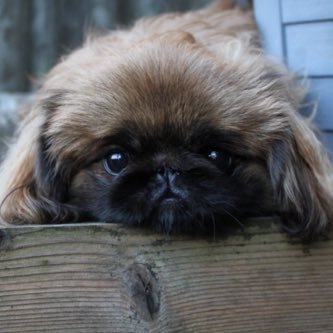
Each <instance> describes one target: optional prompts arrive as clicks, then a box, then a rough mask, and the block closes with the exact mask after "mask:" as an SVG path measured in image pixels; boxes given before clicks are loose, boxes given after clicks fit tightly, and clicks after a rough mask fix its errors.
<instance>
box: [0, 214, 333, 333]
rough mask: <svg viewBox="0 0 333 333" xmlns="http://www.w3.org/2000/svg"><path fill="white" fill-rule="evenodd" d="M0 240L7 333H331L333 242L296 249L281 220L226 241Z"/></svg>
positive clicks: (19, 232)
mask: <svg viewBox="0 0 333 333" xmlns="http://www.w3.org/2000/svg"><path fill="white" fill-rule="evenodd" d="M0 231H1V245H0V248H1V251H0V300H1V301H0V331H1V333H17V332H20V333H28V332H31V333H32V332H34V333H35V332H45V333H48V332H59V333H60V332H61V333H76V332H80V333H81V332H82V333H85V332H89V333H91V332H94V333H102V332H108V333H110V332H115V333H123V332H124V333H127V332H136V333H140V332H159V333H164V332H170V333H176V332H181V333H186V332H198V333H200V332H204V333H207V332H210V333H214V332H218V333H221V332H229V333H230V332H235V333H242V332H255V333H261V332H273V333H274V332H279V333H280V332H286V333H291V332H293V333H296V332H298V333H306V332H309V333H310V332H311V333H313V332H316V333H320V332H322V333H328V332H333V242H332V241H331V240H326V241H320V242H316V243H313V244H311V245H304V244H302V243H300V242H298V241H291V240H290V239H288V238H287V237H286V236H285V235H284V234H282V233H281V232H280V231H279V227H278V226H277V225H276V224H275V223H274V222H273V221H271V220H267V219H266V220H265V219H263V220H260V221H249V222H248V226H247V227H246V229H245V230H244V231H242V232H237V233H234V234H233V235H230V236H229V237H222V236H216V239H209V238H193V237H188V236H187V237H185V236H177V237H176V236H172V237H166V236H163V235H160V234H154V233H152V232H149V231H144V230H137V229H126V228H124V227H121V226H119V225H112V224H109V225H107V224H86V225H63V226H54V225H51V226H27V227H11V228H2V229H1V230H0Z"/></svg>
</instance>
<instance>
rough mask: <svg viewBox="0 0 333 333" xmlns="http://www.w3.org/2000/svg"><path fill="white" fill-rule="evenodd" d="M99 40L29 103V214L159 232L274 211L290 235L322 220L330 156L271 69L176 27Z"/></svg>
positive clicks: (288, 83)
mask: <svg viewBox="0 0 333 333" xmlns="http://www.w3.org/2000/svg"><path fill="white" fill-rule="evenodd" d="M103 41H104V44H103ZM106 42H107V39H105V40H103V39H101V40H99V41H96V42H93V43H92V44H91V45H88V46H86V47H85V48H83V49H82V50H80V51H78V52H76V53H74V54H73V55H71V56H70V57H69V58H68V59H67V60H65V61H64V62H62V63H61V64H60V65H58V66H57V67H56V68H55V69H54V70H53V71H52V72H51V74H50V76H49V78H48V79H47V80H46V82H45V84H44V87H43V90H42V93H41V94H40V97H39V98H38V101H37V102H36V105H35V108H36V109H38V111H35V112H36V116H35V117H37V118H39V119H40V120H39V122H40V127H39V132H38V135H37V146H38V149H36V154H35V156H33V159H34V163H32V164H34V165H35V166H36V168H35V170H34V171H33V172H32V173H30V174H31V180H30V183H29V185H28V186H29V187H30V189H29V193H28V194H27V195H26V196H27V197H30V199H29V200H30V204H31V202H32V201H31V197H34V201H33V202H37V201H38V200H39V203H38V209H36V207H34V211H35V212H36V214H39V216H42V217H43V218H42V220H43V219H44V220H45V219H46V218H50V216H52V217H54V216H56V218H57V219H63V220H64V219H70V218H73V216H75V217H76V218H77V219H79V220H86V219H97V220H102V221H110V222H112V221H114V222H124V223H129V224H145V225H153V227H154V228H156V229H159V230H163V231H166V232H170V231H178V230H189V229H193V228H195V229H196V228H197V227H198V226H199V227H200V226H204V225H207V224H210V223H213V222H214V223H223V219H235V220H237V218H238V217H239V216H247V215H249V214H250V215H260V214H263V213H267V212H268V211H269V210H276V211H278V212H280V213H281V214H282V215H284V216H285V217H286V220H287V221H288V224H287V225H288V228H289V229H290V230H291V232H296V233H303V234H307V235H309V234H312V233H317V232H318V231H320V230H322V228H324V227H326V225H327V223H328V219H329V218H330V217H331V216H332V208H331V204H332V188H331V187H330V186H328V179H329V177H330V176H329V172H330V170H331V169H330V165H329V162H328V159H327V156H326V154H325V152H324V151H323V149H322V147H321V145H320V143H319V141H318V140H317V138H316V136H315V135H314V133H313V131H312V130H311V129H310V127H309V125H308V124H307V123H306V121H305V120H304V119H302V118H301V117H300V116H299V115H298V114H297V113H296V109H297V107H298V104H299V101H300V96H299V93H298V92H297V89H295V87H294V85H293V82H292V78H291V77H290V75H289V74H288V73H287V72H286V71H285V69H284V68H282V67H281V66H277V65H273V64H272V63H271V62H270V61H268V60H267V59H265V57H264V56H262V55H260V54H258V53H254V52H252V53H251V52H250V51H248V50H246V49H245V48H244V50H243V49H242V45H241V44H240V45H236V48H235V49H233V47H234V45H233V46H232V45H231V46H230V45H229V46H228V47H227V45H226V47H225V48H224V49H221V50H219V51H216V52H217V53H218V55H217V54H216V53H213V52H211V51H209V50H207V49H206V48H203V47H202V46H201V45H200V43H197V42H196V41H195V39H194V38H193V36H191V35H190V34H186V33H176V32H173V33H169V34H164V35H161V36H155V38H152V39H149V40H144V41H141V42H140V43H138V44H137V45H135V47H132V49H130V50H127V51H126V52H122V51H121V50H120V51H118V52H116V51H112V50H109V49H108V47H107V46H108V45H107V44H105V43H106ZM233 50H234V51H233ZM330 184H331V183H330ZM36 214H35V215H36Z"/></svg>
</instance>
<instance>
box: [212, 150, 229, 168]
mask: <svg viewBox="0 0 333 333" xmlns="http://www.w3.org/2000/svg"><path fill="white" fill-rule="evenodd" d="M206 156H207V158H208V159H210V160H212V161H213V162H215V163H217V164H218V165H220V166H221V167H223V168H229V167H231V166H232V165H233V158H232V155H231V154H230V153H227V152H221V151H219V150H217V149H210V150H208V151H207V152H206Z"/></svg>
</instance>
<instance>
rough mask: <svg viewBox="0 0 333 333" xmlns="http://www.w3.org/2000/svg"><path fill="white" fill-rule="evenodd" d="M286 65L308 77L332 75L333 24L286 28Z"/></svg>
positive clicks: (312, 24)
mask: <svg viewBox="0 0 333 333" xmlns="http://www.w3.org/2000/svg"><path fill="white" fill-rule="evenodd" d="M286 45H287V51H288V52H287V53H288V55H287V61H288V65H289V66H290V67H291V68H292V69H293V70H295V71H298V72H299V73H301V74H303V75H304V74H306V75H310V76H328V75H333V22H320V23H311V24H297V25H288V26H286Z"/></svg>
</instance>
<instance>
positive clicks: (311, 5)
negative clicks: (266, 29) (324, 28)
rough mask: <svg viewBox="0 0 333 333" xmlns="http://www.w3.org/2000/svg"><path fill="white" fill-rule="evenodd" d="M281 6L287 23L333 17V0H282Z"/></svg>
mask: <svg viewBox="0 0 333 333" xmlns="http://www.w3.org/2000/svg"><path fill="white" fill-rule="evenodd" d="M281 7H282V10H281V12H282V21H283V22H285V23H292V22H300V21H314V20H327V19H332V18H333V1H332V0H306V1H304V0H282V1H281Z"/></svg>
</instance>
